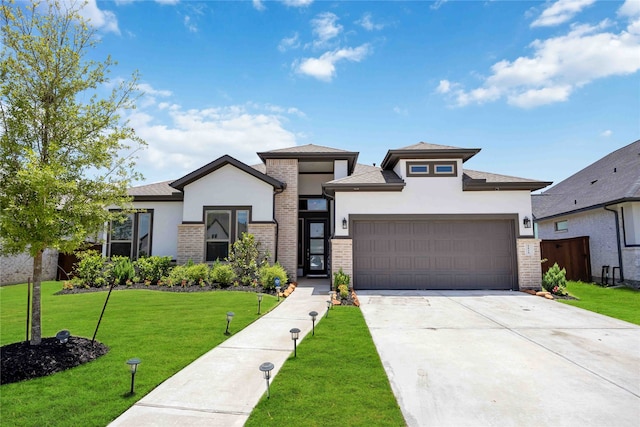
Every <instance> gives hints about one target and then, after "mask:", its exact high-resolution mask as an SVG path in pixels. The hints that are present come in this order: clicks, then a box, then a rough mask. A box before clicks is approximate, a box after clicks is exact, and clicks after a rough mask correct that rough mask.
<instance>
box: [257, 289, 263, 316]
mask: <svg viewBox="0 0 640 427" xmlns="http://www.w3.org/2000/svg"><path fill="white" fill-rule="evenodd" d="M260 303H262V293H261V292H258V314H260Z"/></svg>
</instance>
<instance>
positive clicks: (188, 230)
mask: <svg viewBox="0 0 640 427" xmlns="http://www.w3.org/2000/svg"><path fill="white" fill-rule="evenodd" d="M189 260H191V261H193V262H194V263H196V264H198V263H201V262H204V224H201V223H200V224H179V225H178V256H177V262H178V264H185V263H186V262H187V261H189Z"/></svg>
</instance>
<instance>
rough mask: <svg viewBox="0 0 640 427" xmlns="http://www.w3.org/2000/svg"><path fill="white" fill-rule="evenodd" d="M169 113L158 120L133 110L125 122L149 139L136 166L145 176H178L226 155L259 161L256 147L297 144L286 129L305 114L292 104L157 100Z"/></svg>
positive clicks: (154, 177) (162, 177)
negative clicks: (187, 104)
mask: <svg viewBox="0 0 640 427" xmlns="http://www.w3.org/2000/svg"><path fill="white" fill-rule="evenodd" d="M159 107H161V111H162V113H159V114H163V115H164V114H166V115H168V121H167V122H166V123H160V122H159V120H158V119H156V118H155V117H154V116H153V115H152V114H151V113H150V112H148V111H139V110H138V111H135V112H134V113H133V114H132V115H131V116H130V117H129V119H130V120H129V124H130V125H131V126H132V127H133V128H134V129H135V130H136V134H137V135H138V136H140V137H141V138H142V139H144V140H145V141H146V142H147V143H148V147H147V149H146V150H145V151H144V152H143V153H142V154H141V156H140V158H139V159H138V162H137V164H138V167H139V168H140V169H141V170H142V171H143V172H144V173H145V177H146V178H147V179H148V180H158V179H172V178H176V179H177V178H179V177H180V176H183V175H185V174H186V173H188V172H190V171H192V170H194V169H196V168H198V167H200V166H202V165H203V164H206V163H208V162H210V161H212V160H215V159H216V158H218V157H219V156H221V155H223V154H229V155H230V156H233V157H235V158H237V159H238V160H240V161H243V162H246V163H248V164H253V163H258V162H259V160H258V158H257V156H256V152H259V151H266V150H272V149H276V148H284V147H291V146H295V145H296V135H295V134H294V133H292V132H291V131H289V130H287V129H286V128H285V125H284V124H285V122H286V121H287V120H288V118H289V117H292V116H296V117H304V113H303V112H301V111H300V110H298V109H297V108H293V107H290V108H286V107H280V106H274V105H259V104H256V103H247V104H245V105H230V106H225V107H215V108H207V109H189V110H185V109H183V108H182V107H181V106H180V105H177V104H171V105H170V104H169V103H162V104H160V105H159Z"/></svg>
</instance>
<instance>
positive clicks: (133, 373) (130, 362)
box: [127, 357, 140, 394]
mask: <svg viewBox="0 0 640 427" xmlns="http://www.w3.org/2000/svg"><path fill="white" fill-rule="evenodd" d="M139 364H140V359H138V358H137V357H134V358H132V359H129V360H127V365H129V369H130V370H131V391H129V394H133V383H134V382H135V379H136V372H137V371H138V365H139Z"/></svg>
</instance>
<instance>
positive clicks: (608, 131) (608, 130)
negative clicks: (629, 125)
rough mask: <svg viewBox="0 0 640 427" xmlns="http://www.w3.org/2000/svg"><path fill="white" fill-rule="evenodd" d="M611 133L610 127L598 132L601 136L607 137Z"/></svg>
mask: <svg viewBox="0 0 640 427" xmlns="http://www.w3.org/2000/svg"><path fill="white" fill-rule="evenodd" d="M611 135H613V132H612V131H611V129H607V130H605V131H604V132H602V133H601V134H600V136H601V137H603V138H609V137H610V136H611Z"/></svg>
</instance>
